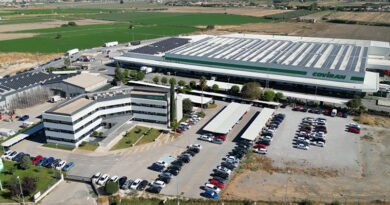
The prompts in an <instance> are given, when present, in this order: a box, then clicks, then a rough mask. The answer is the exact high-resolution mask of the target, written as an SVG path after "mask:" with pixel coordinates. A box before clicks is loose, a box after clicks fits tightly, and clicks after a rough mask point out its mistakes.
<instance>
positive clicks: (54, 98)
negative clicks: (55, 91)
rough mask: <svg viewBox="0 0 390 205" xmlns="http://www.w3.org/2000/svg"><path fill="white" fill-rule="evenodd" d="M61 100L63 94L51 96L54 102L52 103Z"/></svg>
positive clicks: (51, 100)
mask: <svg viewBox="0 0 390 205" xmlns="http://www.w3.org/2000/svg"><path fill="white" fill-rule="evenodd" d="M60 100H61V96H59V95H55V96H53V97H51V98H50V102H52V103H55V102H57V101H60Z"/></svg>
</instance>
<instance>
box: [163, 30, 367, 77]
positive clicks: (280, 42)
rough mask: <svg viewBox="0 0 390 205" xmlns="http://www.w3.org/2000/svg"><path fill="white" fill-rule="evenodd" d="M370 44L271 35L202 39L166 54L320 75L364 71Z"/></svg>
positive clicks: (207, 37)
mask: <svg viewBox="0 0 390 205" xmlns="http://www.w3.org/2000/svg"><path fill="white" fill-rule="evenodd" d="M368 46H369V44H368V43H367V42H365V41H356V40H355V41H354V40H345V41H339V40H328V39H320V40H319V39H318V38H305V37H300V38H299V37H285V36H274V35H229V36H228V35H227V36H205V37H204V38H203V39H200V40H197V41H193V42H191V43H189V44H187V45H183V46H181V47H178V48H176V49H173V50H171V51H168V52H166V54H165V56H166V57H168V58H167V59H168V60H169V58H176V59H177V58H183V59H191V60H194V59H196V60H202V61H206V62H214V63H217V62H221V61H224V62H228V63H229V64H236V65H249V64H250V65H258V66H260V67H261V66H263V67H266V66H272V65H279V66H278V68H281V69H286V70H289V69H294V68H299V69H302V68H303V69H304V68H315V69H318V70H321V71H323V72H327V71H334V70H339V71H346V72H353V73H362V72H364V71H365V65H366V61H367V54H368Z"/></svg>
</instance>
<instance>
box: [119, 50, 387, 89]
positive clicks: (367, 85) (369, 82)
mask: <svg viewBox="0 0 390 205" xmlns="http://www.w3.org/2000/svg"><path fill="white" fill-rule="evenodd" d="M115 60H118V61H123V62H130V63H139V64H142V65H148V66H157V67H167V68H173V69H177V70H184V71H188V72H190V71H191V70H195V71H198V72H206V73H216V74H224V75H227V74H229V75H232V76H240V77H248V76H249V77H251V78H259V79H269V80H274V81H278V82H287V83H294V84H306V85H311V86H319V87H326V88H335V89H341V90H353V91H360V92H376V91H377V90H378V89H379V84H378V83H377V82H378V81H379V74H378V73H374V72H368V71H367V72H365V78H364V82H363V83H351V82H339V81H330V80H322V79H314V78H305V77H296V76H288V75H281V74H269V73H260V72H250V71H244V70H234V69H229V71H228V72H227V69H226V68H217V67H211V66H205V65H192V64H185V63H176V62H167V61H162V60H152V59H142V58H133V57H127V56H120V57H116V58H115Z"/></svg>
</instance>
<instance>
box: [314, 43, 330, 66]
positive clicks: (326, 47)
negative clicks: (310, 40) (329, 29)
mask: <svg viewBox="0 0 390 205" xmlns="http://www.w3.org/2000/svg"><path fill="white" fill-rule="evenodd" d="M329 45H330V44H326V46H325V47H323V48H322V49H321V51H320V53H319V54H318V55H317V57H316V59H314V61H313V62H312V63H311V65H310V67H314V66H315V65H316V64H317V62H318V60H320V58H321V56H322V55H323V54H324V53H325V51H326V49H328V47H329Z"/></svg>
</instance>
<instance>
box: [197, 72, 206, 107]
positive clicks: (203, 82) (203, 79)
mask: <svg viewBox="0 0 390 205" xmlns="http://www.w3.org/2000/svg"><path fill="white" fill-rule="evenodd" d="M199 86H200V88H201V89H202V96H201V106H200V108H201V109H202V111H201V112H202V113H203V90H204V89H205V88H206V87H207V80H206V77H204V76H202V77H200V79H199Z"/></svg>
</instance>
